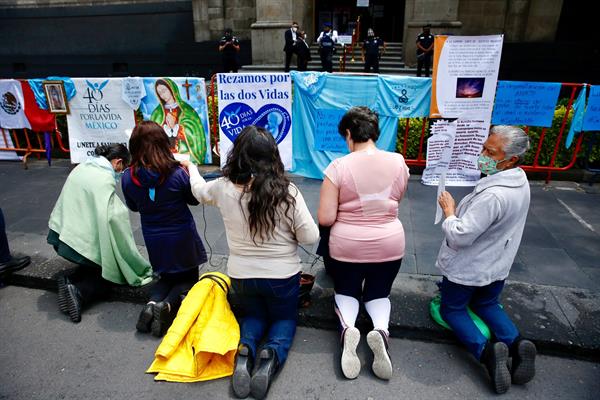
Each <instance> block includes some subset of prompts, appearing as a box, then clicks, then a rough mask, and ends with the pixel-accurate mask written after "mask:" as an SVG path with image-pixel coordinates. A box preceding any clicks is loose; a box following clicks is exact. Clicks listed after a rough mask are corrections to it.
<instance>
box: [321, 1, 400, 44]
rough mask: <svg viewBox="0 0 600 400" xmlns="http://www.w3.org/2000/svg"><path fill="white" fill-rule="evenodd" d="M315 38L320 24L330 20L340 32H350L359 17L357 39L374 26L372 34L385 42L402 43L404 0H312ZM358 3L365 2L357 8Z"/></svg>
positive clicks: (364, 35)
mask: <svg viewBox="0 0 600 400" xmlns="http://www.w3.org/2000/svg"><path fill="white" fill-rule="evenodd" d="M314 3H315V6H314V10H315V27H314V31H315V32H314V34H315V37H317V36H318V35H319V33H320V32H321V31H322V30H323V24H324V23H326V22H331V24H332V25H333V29H335V30H337V31H338V34H339V35H352V32H353V30H354V29H355V28H356V25H357V23H356V21H357V20H358V17H359V16H360V36H359V40H364V38H365V37H366V36H367V29H369V28H373V30H374V31H375V35H377V36H379V37H381V38H382V39H383V40H384V41H386V42H402V36H403V33H404V3H405V2H404V1H403V0H369V1H357V0H318V1H317V0H315V2H314ZM357 3H364V4H368V6H366V7H358V6H357Z"/></svg>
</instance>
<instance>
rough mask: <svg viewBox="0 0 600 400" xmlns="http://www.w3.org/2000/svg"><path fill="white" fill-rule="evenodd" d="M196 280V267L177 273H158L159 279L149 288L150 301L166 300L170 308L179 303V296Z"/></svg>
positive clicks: (175, 308)
mask: <svg viewBox="0 0 600 400" xmlns="http://www.w3.org/2000/svg"><path fill="white" fill-rule="evenodd" d="M197 282H198V268H192V269H189V270H187V271H183V272H177V273H171V274H169V273H163V274H160V279H159V280H158V282H156V283H155V284H154V286H152V287H151V288H150V301H154V302H157V303H158V302H159V301H166V302H167V303H169V304H170V305H171V310H177V309H178V308H179V306H180V305H181V297H182V295H183V294H185V293H187V292H189V290H190V289H191V288H192V286H194V285H195V284H196V283H197Z"/></svg>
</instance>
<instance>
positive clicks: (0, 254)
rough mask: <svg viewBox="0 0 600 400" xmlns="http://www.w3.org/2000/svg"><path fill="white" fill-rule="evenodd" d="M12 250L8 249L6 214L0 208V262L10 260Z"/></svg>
mask: <svg viewBox="0 0 600 400" xmlns="http://www.w3.org/2000/svg"><path fill="white" fill-rule="evenodd" d="M10 258H11V257H10V250H9V249H8V238H7V237H6V225H5V223H4V214H2V209H1V208H0V263H4V262H7V261H10Z"/></svg>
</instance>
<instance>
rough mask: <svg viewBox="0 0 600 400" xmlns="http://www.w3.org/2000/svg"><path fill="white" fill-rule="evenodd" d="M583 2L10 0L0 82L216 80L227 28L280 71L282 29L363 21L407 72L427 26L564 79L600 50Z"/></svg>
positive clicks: (510, 65)
mask: <svg viewBox="0 0 600 400" xmlns="http://www.w3.org/2000/svg"><path fill="white" fill-rule="evenodd" d="M581 3H583V4H581ZM585 3H586V2H567V1H564V0H370V1H357V0H294V1H290V0H161V1H157V0H4V1H2V2H0V37H2V38H3V45H2V46H1V47H0V74H1V75H4V76H31V75H32V74H34V75H35V74H41V75H44V74H46V75H47V74H50V73H64V74H68V73H73V71H75V70H76V71H78V72H79V73H80V74H84V75H86V74H87V75H88V76H90V75H107V74H113V75H119V74H121V75H127V74H132V75H133V74H138V75H145V74H158V73H167V72H169V73H170V74H171V75H173V74H196V75H204V76H210V75H211V74H212V73H214V72H218V71H219V65H220V57H219V54H218V52H217V51H216V43H217V41H218V39H219V38H220V37H221V35H222V33H223V30H224V29H225V28H232V29H233V30H234V34H235V35H236V36H238V38H240V39H241V41H242V52H241V54H240V59H241V61H242V64H249V63H252V64H254V65H266V64H270V65H273V64H283V57H284V53H283V51H282V50H283V31H284V30H285V29H287V28H289V27H290V24H291V22H292V21H296V22H298V23H299V24H300V26H301V28H302V29H304V30H306V31H307V33H308V39H309V41H314V40H315V38H316V37H317V35H318V34H319V32H320V30H321V27H322V25H323V23H324V22H331V23H332V24H333V26H334V29H336V30H337V31H338V32H339V33H340V34H344V33H345V34H352V32H353V31H354V30H355V29H357V28H358V26H359V25H358V24H357V21H358V20H359V18H360V31H361V37H362V36H363V35H364V34H365V33H366V31H367V28H369V27H372V28H374V29H375V32H376V33H377V34H378V35H379V36H381V37H382V38H383V39H384V40H386V41H388V42H401V43H403V58H404V62H405V64H406V65H408V66H413V65H414V64H415V63H416V57H415V38H416V36H417V34H418V33H419V32H420V31H421V28H422V26H423V25H424V24H431V25H432V29H431V30H432V33H434V34H453V35H484V34H499V33H502V34H504V38H505V47H504V51H503V66H504V64H505V62H504V60H505V59H506V68H507V70H509V71H520V70H522V68H523V65H522V64H523V61H527V60H533V61H536V62H539V63H540V67H541V68H547V67H548V65H541V64H548V63H554V64H556V69H557V71H558V69H559V67H560V68H562V69H563V70H567V72H569V71H571V72H573V71H572V69H573V68H577V67H578V66H579V68H580V69H581V71H582V73H584V74H591V72H592V71H594V64H597V63H594V62H593V57H595V56H598V48H597V45H595V43H593V41H592V40H591V27H592V26H593V24H592V23H591V18H592V14H593V13H591V12H589V10H587V12H586V5H585ZM358 4H360V5H365V4H366V6H358ZM588 21H589V23H588ZM586 29H587V31H586ZM582 30H583V33H582ZM582 37H583V38H584V40H583V41H582ZM573 46H575V47H573ZM594 46H595V47H594ZM569 49H571V51H569ZM573 49H574V50H578V49H581V52H580V53H579V52H577V53H574V52H573ZM563 53H564V54H563ZM582 64H583V65H584V66H585V65H587V67H582ZM561 66H562V67H561ZM525 67H527V68H529V67H531V66H530V65H528V64H527V65H526V66H525ZM595 68H597V67H595ZM530 69H531V68H530Z"/></svg>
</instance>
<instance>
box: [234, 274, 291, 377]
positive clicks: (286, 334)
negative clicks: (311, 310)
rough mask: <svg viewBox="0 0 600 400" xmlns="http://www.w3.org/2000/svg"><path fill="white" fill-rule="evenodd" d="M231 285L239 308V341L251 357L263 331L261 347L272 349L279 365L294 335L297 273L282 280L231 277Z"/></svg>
mask: <svg viewBox="0 0 600 400" xmlns="http://www.w3.org/2000/svg"><path fill="white" fill-rule="evenodd" d="M231 286H232V287H233V289H234V291H235V293H236V294H238V295H239V296H240V298H239V301H240V303H241V304H240V305H241V308H242V321H241V324H240V336H241V338H240V343H242V344H245V345H246V346H248V348H249V349H250V352H251V354H252V356H253V357H254V356H256V354H257V348H258V345H259V344H260V342H261V340H262V339H263V336H265V333H266V337H265V341H264V344H263V345H262V348H271V349H273V350H274V351H275V354H276V355H277V360H278V361H279V364H280V365H283V363H284V362H285V360H286V359H287V355H288V352H289V350H290V347H292V341H293V340H294V335H295V334H296V324H297V320H298V292H299V290H300V274H296V275H294V276H291V277H289V278H285V279H234V278H232V279H231Z"/></svg>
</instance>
